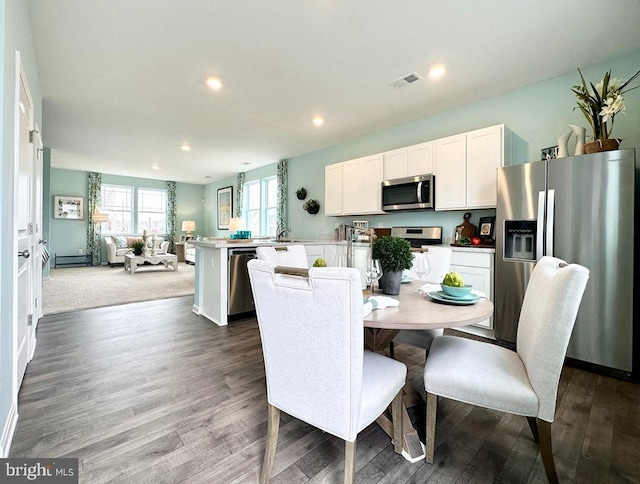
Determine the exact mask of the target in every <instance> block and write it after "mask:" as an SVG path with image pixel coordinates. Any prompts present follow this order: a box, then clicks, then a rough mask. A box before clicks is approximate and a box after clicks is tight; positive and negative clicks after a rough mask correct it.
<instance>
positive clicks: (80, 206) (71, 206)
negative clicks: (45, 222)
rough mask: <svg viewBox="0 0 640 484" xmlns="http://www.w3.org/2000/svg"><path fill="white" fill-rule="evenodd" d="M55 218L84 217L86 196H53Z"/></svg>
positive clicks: (77, 218) (76, 218)
mask: <svg viewBox="0 0 640 484" xmlns="http://www.w3.org/2000/svg"><path fill="white" fill-rule="evenodd" d="M53 218H66V219H68V220H82V219H84V198H83V197H70V196H66V195H56V196H55V197H53Z"/></svg>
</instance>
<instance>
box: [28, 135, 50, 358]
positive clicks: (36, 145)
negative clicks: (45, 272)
mask: <svg viewBox="0 0 640 484" xmlns="http://www.w3.org/2000/svg"><path fill="white" fill-rule="evenodd" d="M31 133H33V134H32V135H31V138H30V140H31V148H32V151H31V159H32V161H33V166H32V173H33V176H32V180H31V186H32V187H33V188H32V190H31V193H32V197H31V205H32V210H31V220H32V223H33V231H32V232H33V234H32V237H31V245H32V247H33V249H34V253H33V255H32V256H31V257H30V259H31V261H32V262H31V267H32V269H33V279H32V280H33V298H32V308H31V310H32V312H33V325H32V331H31V334H32V340H31V344H30V348H31V349H30V351H29V354H30V356H29V359H31V357H32V356H33V350H34V349H35V341H36V339H35V338H36V334H35V333H36V326H37V325H38V320H39V319H40V318H41V317H42V259H43V251H44V244H46V240H43V238H42V170H43V159H44V149H43V145H42V138H41V136H40V128H39V126H38V124H37V123H36V124H35V126H34V129H33V131H31Z"/></svg>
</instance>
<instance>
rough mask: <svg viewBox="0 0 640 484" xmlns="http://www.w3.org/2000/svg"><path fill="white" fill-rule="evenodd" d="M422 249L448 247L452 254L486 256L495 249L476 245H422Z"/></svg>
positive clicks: (493, 252)
mask: <svg viewBox="0 0 640 484" xmlns="http://www.w3.org/2000/svg"><path fill="white" fill-rule="evenodd" d="M423 247H450V248H451V250H453V251H454V252H480V253H486V254H495V253H496V249H495V247H480V246H478V245H469V246H464V247H461V246H457V245H444V244H443V245H436V246H433V245H432V246H428V245H424V246H423Z"/></svg>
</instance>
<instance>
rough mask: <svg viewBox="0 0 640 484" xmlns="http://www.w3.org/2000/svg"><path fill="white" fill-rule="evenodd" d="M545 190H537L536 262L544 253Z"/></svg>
mask: <svg viewBox="0 0 640 484" xmlns="http://www.w3.org/2000/svg"><path fill="white" fill-rule="evenodd" d="M544 196H545V192H544V190H541V191H539V192H538V223H537V224H536V231H537V233H536V262H537V261H539V260H540V258H541V257H542V256H543V255H544V253H543V249H544V241H543V234H544V205H545V198H544Z"/></svg>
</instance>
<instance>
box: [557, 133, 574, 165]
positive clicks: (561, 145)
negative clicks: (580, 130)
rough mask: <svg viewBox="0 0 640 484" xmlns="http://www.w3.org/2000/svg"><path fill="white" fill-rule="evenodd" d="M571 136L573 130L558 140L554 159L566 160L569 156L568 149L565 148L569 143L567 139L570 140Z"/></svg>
mask: <svg viewBox="0 0 640 484" xmlns="http://www.w3.org/2000/svg"><path fill="white" fill-rule="evenodd" d="M572 134H573V130H571V131H569V132H568V133H565V134H563V135H562V136H560V138H558V154H557V155H556V158H566V157H567V156H569V148H568V147H567V144H568V143H569V138H571V135H572Z"/></svg>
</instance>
